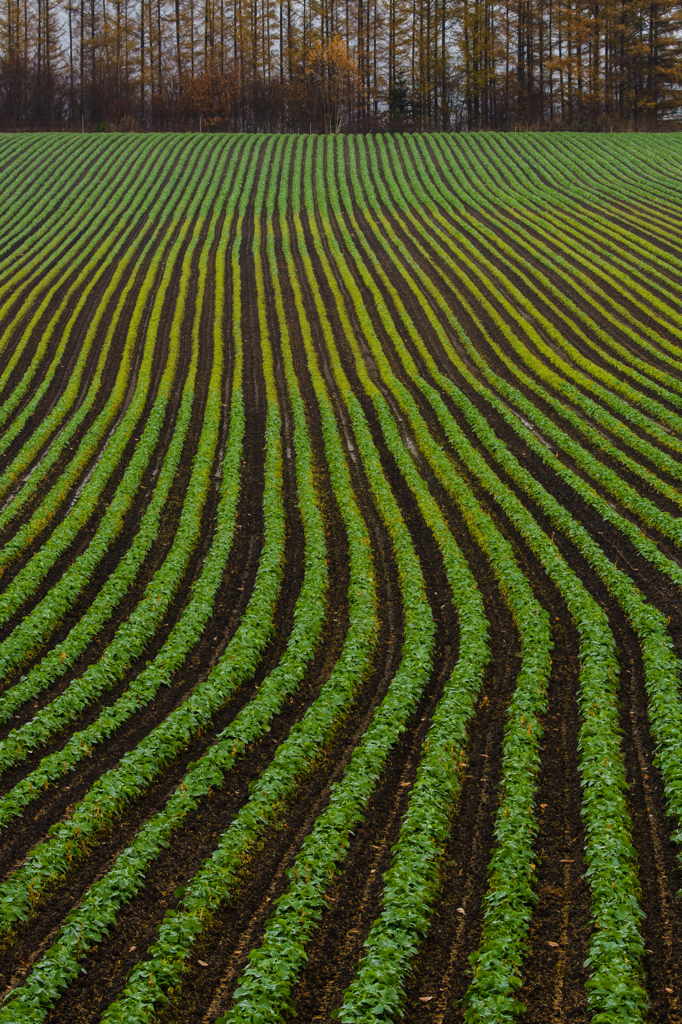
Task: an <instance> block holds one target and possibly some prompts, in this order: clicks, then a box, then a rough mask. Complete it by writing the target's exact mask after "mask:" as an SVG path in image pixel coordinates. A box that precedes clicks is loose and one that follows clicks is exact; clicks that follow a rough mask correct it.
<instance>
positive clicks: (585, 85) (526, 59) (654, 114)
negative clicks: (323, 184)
mask: <svg viewBox="0 0 682 1024" xmlns="http://www.w3.org/2000/svg"><path fill="white" fill-rule="evenodd" d="M681 29H682V0H681V2H676V0H0V121H1V122H2V123H3V125H4V126H5V127H6V126H8V125H10V126H11V125H16V126H17V127H22V126H27V127H30V126H36V125H41V126H44V127H45V126H48V125H55V126H62V125H63V126H71V127H76V128H78V127H81V128H83V129H85V128H86V127H87V129H88V130H92V129H93V128H99V129H100V130H104V129H106V128H107V127H109V126H114V127H116V128H118V129H121V128H123V129H126V128H128V129H138V130H139V129H142V130H145V129H158V130H163V129H164V128H173V127H177V126H180V125H188V124H191V125H193V126H197V124H198V123H199V122H200V123H201V125H202V127H203V126H205V128H206V129H207V130H210V129H213V128H215V129H230V130H259V131H263V130H264V131H301V130H306V131H307V130H314V131H320V130H326V131H338V130H340V129H344V130H352V131H363V130H370V131H371V130H380V129H391V128H399V129H407V130H409V129H410V128H415V129H424V128H431V129H444V130H462V129H469V130H476V129H480V128H496V129H509V128H512V127H520V128H529V127H536V128H554V127H573V128H592V129H594V128H605V129H608V128H609V127H616V128H622V129H626V128H635V129H638V128H651V127H654V126H656V125H660V124H666V123H668V122H670V121H671V120H673V121H674V119H675V118H676V117H677V115H678V114H679V108H680V105H681V104H682V98H681V97H682V42H681V32H680V30H681Z"/></svg>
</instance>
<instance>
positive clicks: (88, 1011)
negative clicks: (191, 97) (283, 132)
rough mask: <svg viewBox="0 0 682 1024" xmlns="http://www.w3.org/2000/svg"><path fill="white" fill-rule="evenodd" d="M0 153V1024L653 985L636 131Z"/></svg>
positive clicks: (583, 1000) (645, 294) (676, 540)
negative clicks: (625, 133) (630, 132)
mask: <svg viewBox="0 0 682 1024" xmlns="http://www.w3.org/2000/svg"><path fill="white" fill-rule="evenodd" d="M0 175H1V180H2V183H3V184H2V189H1V190H0V678H1V679H2V688H1V689H0V868H1V871H2V877H1V879H0V966H1V971H2V984H1V986H0V991H1V992H2V994H3V997H4V1002H2V1004H0V1024H9V1022H12V1024H14V1022H23V1021H26V1022H29V1021H30V1022H38V1021H46V1022H49V1024H73V1022H79V1024H81V1022H99V1021H102V1022H106V1024H124V1022H125V1024H143V1022H149V1021H159V1022H164V1021H165V1022H170V1021H173V1022H179V1024H180V1022H182V1024H203V1022H206V1024H208V1022H211V1024H212V1022H216V1021H219V1022H221V1024H265V1022H275V1021H282V1020H286V1019H288V1015H289V1013H293V1012H295V1013H296V1015H297V1017H298V1019H299V1020H300V1021H303V1022H312V1021H332V1020H339V1021H341V1022H343V1024H350V1022H357V1024H360V1022H362V1024H367V1022H374V1021H377V1022H378V1021H397V1020H404V1021H406V1022H408V1024H426V1022H438V1024H441V1022H444V1024H454V1022H462V1021H466V1022H467V1024H474V1022H476V1024H498V1022H506V1021H512V1020H519V1021H521V1022H523V1024H550V1022H571V1024H575V1022H587V1021H590V1020H591V1021H594V1022H596V1024H622V1022H639V1021H642V1022H643V1021H652V1022H660V1024H663V1022H666V1024H667V1022H681V1021H682V957H680V955H679V949H680V948H681V944H682V902H681V900H680V897H679V896H678V892H679V891H680V889H681V888H682V871H681V869H680V860H679V855H680V848H681V847H680V844H681V843H682V694H681V692H680V661H679V659H680V656H681V655H682V601H681V600H680V594H681V588H682V561H681V550H682V483H681V481H682V216H681V215H682V144H681V143H680V140H679V139H678V138H677V136H676V135H668V136H666V135H643V134H637V135H608V136H606V135H604V136H600V135H577V134H569V133H562V134H545V135H532V134H518V135H496V134H493V133H489V134H488V133H485V134H484V133H481V134H476V135H473V134H472V135H435V134H434V135H423V136H418V135H413V136H409V135H404V136H400V135H395V136H388V135H387V136H357V137H356V136H327V137H323V136H319V137H318V136H261V135H205V134H204V135H178V136H173V135H148V136H137V135H110V136H96V135H91V136H57V135H31V136H29V135H16V136H0Z"/></svg>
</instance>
